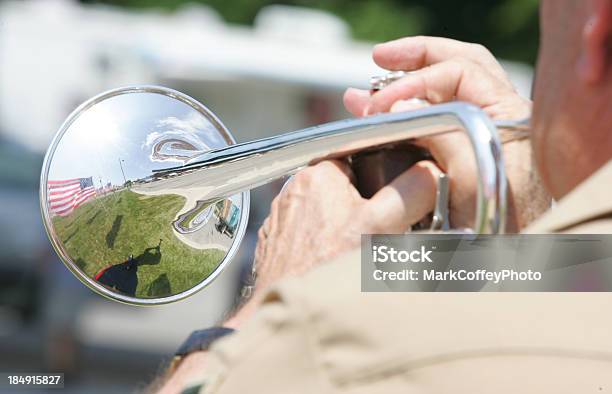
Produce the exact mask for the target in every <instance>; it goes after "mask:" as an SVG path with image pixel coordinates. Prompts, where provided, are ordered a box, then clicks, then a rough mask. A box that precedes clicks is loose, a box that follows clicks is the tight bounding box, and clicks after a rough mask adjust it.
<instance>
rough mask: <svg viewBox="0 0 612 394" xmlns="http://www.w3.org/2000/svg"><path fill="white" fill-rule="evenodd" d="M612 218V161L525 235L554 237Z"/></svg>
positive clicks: (532, 225) (534, 224)
mask: <svg viewBox="0 0 612 394" xmlns="http://www.w3.org/2000/svg"><path fill="white" fill-rule="evenodd" d="M606 214H612V160H610V161H608V162H607V163H606V164H604V166H603V167H601V168H600V169H599V170H597V171H596V172H595V173H594V174H593V175H591V176H590V177H589V178H587V179H586V180H585V181H583V182H582V183H581V184H579V185H578V186H577V187H576V188H574V190H572V191H571V192H570V193H569V194H567V195H566V196H565V197H563V198H562V199H561V200H559V201H558V202H557V204H555V206H554V207H553V208H552V209H550V210H549V211H548V212H547V213H545V214H544V215H543V216H542V217H541V218H540V219H538V220H536V221H535V222H534V223H533V224H531V225H530V226H529V227H527V228H526V229H525V231H523V232H524V233H550V232H555V231H559V230H562V229H565V228H568V227H572V226H574V225H576V224H579V223H583V222H585V221H589V220H591V219H594V218H596V217H599V216H604V215H606Z"/></svg>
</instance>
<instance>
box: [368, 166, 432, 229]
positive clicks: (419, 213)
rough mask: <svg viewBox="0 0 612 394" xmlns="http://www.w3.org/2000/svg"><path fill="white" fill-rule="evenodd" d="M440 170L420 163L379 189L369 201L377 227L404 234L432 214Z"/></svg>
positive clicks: (369, 207)
mask: <svg viewBox="0 0 612 394" xmlns="http://www.w3.org/2000/svg"><path fill="white" fill-rule="evenodd" d="M439 174H440V169H439V168H438V167H437V166H436V165H435V164H434V163H432V162H431V161H420V162H418V163H416V164H415V165H414V166H412V167H410V168H409V169H408V170H406V171H405V172H403V173H402V174H401V175H399V176H398V177H397V178H395V179H394V180H393V181H392V182H391V183H390V184H388V185H387V186H385V187H383V188H382V189H380V190H379V191H378V192H377V193H376V194H375V195H374V196H373V197H372V198H371V199H370V200H369V201H368V209H369V210H370V212H372V213H371V217H372V220H373V222H374V223H373V224H374V226H375V228H380V229H382V230H384V231H390V232H404V231H406V230H407V229H408V228H409V227H410V226H411V225H413V224H415V223H417V222H418V221H419V220H421V219H422V218H423V217H424V216H425V215H427V214H428V213H429V212H431V211H433V209H434V205H435V200H436V187H437V179H438V175H439Z"/></svg>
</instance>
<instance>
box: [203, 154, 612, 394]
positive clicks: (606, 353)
mask: <svg viewBox="0 0 612 394" xmlns="http://www.w3.org/2000/svg"><path fill="white" fill-rule="evenodd" d="M556 231H561V232H580V233H612V162H609V163H608V165H607V166H606V167H604V168H602V169H601V170H600V171H599V172H598V173H597V174H595V175H593V176H592V177H591V178H590V179H588V180H587V181H586V182H584V183H583V184H582V185H580V186H579V187H578V188H576V190H575V191H573V192H572V193H571V194H570V195H568V196H567V197H566V198H564V199H563V200H562V201H560V202H559V203H558V204H557V205H556V207H555V208H554V209H553V210H552V211H551V212H550V213H548V214H546V215H544V216H543V217H542V219H541V220H539V221H538V222H537V223H535V224H534V225H533V226H531V227H530V228H529V229H527V232H556ZM359 262H360V254H359V251H354V252H351V253H349V254H347V255H345V256H343V257H342V258H339V259H337V260H336V261H334V262H331V263H330V264H326V265H324V266H322V267H320V268H319V269H317V270H315V271H313V272H311V273H310V274H308V275H307V276H305V277H303V278H299V279H290V280H286V281H284V282H282V283H281V284H280V285H279V286H277V288H276V290H275V291H273V292H272V293H271V294H270V295H269V297H268V300H267V303H266V304H265V305H264V306H263V307H262V308H261V309H260V311H259V313H258V314H257V316H256V317H255V318H254V319H253V320H252V321H251V322H249V324H248V325H247V326H245V327H244V328H243V329H242V330H241V332H239V333H237V334H234V335H233V336H232V337H229V338H227V339H224V340H221V341H219V342H218V343H216V344H215V345H214V346H213V349H212V351H211V352H210V358H209V362H208V365H207V366H206V367H205V370H203V371H202V372H203V376H202V379H203V381H204V386H203V388H202V389H201V392H203V393H252V392H256V393H266V394H271V393H283V394H286V393H344V394H357V393H363V394H372V393H470V394H473V393H513V394H516V393H555V394H557V393H612V294H609V293H361V291H360V283H361V282H360V263H359Z"/></svg>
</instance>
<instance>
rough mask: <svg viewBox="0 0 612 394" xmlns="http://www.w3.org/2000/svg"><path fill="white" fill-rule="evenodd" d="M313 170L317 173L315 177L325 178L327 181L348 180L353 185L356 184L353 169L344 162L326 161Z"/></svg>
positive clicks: (316, 165)
mask: <svg viewBox="0 0 612 394" xmlns="http://www.w3.org/2000/svg"><path fill="white" fill-rule="evenodd" d="M312 170H313V172H314V173H315V175H314V176H315V177H325V178H327V180H334V179H337V180H340V179H342V178H346V179H348V181H349V182H350V183H352V184H355V182H356V178H355V173H354V172H353V169H352V168H351V166H350V165H349V164H348V163H347V162H346V161H343V160H336V159H334V160H324V161H322V162H320V163H317V164H315V165H314V166H313V168H312Z"/></svg>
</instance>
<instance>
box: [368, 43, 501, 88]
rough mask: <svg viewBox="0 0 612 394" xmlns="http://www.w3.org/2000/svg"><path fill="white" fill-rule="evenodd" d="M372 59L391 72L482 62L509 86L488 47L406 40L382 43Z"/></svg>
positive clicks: (377, 46)
mask: <svg viewBox="0 0 612 394" xmlns="http://www.w3.org/2000/svg"><path fill="white" fill-rule="evenodd" d="M372 57H373V59H374V61H375V62H376V64H378V65H379V66H380V67H382V68H385V69H388V70H403V71H412V70H418V69H421V68H423V67H427V66H431V65H433V64H436V63H441V62H444V61H446V60H450V59H453V58H456V57H462V58H465V59H466V60H470V61H472V62H475V63H478V64H480V65H481V66H483V67H485V68H487V69H488V70H489V71H490V72H491V74H492V75H494V76H495V77H496V78H498V79H500V80H501V81H503V82H504V83H505V84H507V85H510V86H512V85H511V83H510V81H509V80H508V76H507V74H506V72H505V71H504V69H503V68H502V67H501V65H500V64H499V62H498V61H497V59H495V57H494V56H493V54H491V52H489V50H487V49H486V48H485V47H484V46H482V45H479V44H472V43H467V42H462V41H457V40H452V39H450V38H442V37H428V36H417V37H406V38H401V39H399V40H394V41H389V42H386V43H383V44H378V45H376V46H375V47H374V50H373V53H372Z"/></svg>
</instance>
